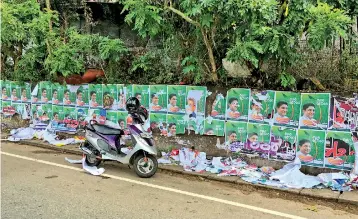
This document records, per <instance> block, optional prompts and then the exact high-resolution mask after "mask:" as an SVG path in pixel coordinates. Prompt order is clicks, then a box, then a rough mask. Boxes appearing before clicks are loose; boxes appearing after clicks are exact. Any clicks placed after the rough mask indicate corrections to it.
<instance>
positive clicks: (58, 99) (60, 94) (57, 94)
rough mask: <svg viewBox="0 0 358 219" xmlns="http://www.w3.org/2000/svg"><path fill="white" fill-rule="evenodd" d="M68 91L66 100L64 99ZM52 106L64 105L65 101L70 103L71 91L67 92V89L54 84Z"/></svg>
mask: <svg viewBox="0 0 358 219" xmlns="http://www.w3.org/2000/svg"><path fill="white" fill-rule="evenodd" d="M65 88H66V89H65ZM65 90H66V97H67V98H66V99H65V98H64V92H65ZM51 101H52V104H55V105H62V104H63V103H64V101H67V102H68V101H70V94H69V90H68V91H67V87H65V86H63V85H61V84H59V83H54V84H52V99H51Z"/></svg>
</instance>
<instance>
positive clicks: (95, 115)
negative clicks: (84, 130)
mask: <svg viewBox="0 0 358 219" xmlns="http://www.w3.org/2000/svg"><path fill="white" fill-rule="evenodd" d="M100 114H101V110H100V109H91V108H90V109H89V110H88V116H89V117H90V119H91V120H96V121H97V122H99V118H100Z"/></svg>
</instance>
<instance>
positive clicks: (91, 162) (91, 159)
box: [85, 154, 101, 167]
mask: <svg viewBox="0 0 358 219" xmlns="http://www.w3.org/2000/svg"><path fill="white" fill-rule="evenodd" d="M85 162H86V164H87V165H88V166H90V167H93V166H96V167H97V166H99V165H100V164H101V160H99V159H97V158H96V155H94V154H91V155H88V154H86V159H85Z"/></svg>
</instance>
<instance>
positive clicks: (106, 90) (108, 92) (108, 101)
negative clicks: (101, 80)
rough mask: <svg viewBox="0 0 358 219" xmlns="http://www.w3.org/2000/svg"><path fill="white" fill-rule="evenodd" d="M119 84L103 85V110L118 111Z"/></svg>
mask: <svg viewBox="0 0 358 219" xmlns="http://www.w3.org/2000/svg"><path fill="white" fill-rule="evenodd" d="M117 89H118V88H117V84H104V85H103V108H104V109H109V110H117V107H118V104H117V101H118V99H117V98H118V93H117Z"/></svg>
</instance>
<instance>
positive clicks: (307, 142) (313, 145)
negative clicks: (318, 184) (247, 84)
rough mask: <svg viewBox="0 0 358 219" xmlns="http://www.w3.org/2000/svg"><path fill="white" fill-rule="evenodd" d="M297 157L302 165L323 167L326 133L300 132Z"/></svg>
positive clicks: (319, 131) (308, 130)
mask: <svg viewBox="0 0 358 219" xmlns="http://www.w3.org/2000/svg"><path fill="white" fill-rule="evenodd" d="M297 144H298V147H297V152H296V157H298V158H299V159H300V160H301V162H302V164H305V165H308V166H319V167H323V162H324V148H325V144H326V132H325V131H321V130H310V129H307V130H304V129H299V130H298V143H297Z"/></svg>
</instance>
